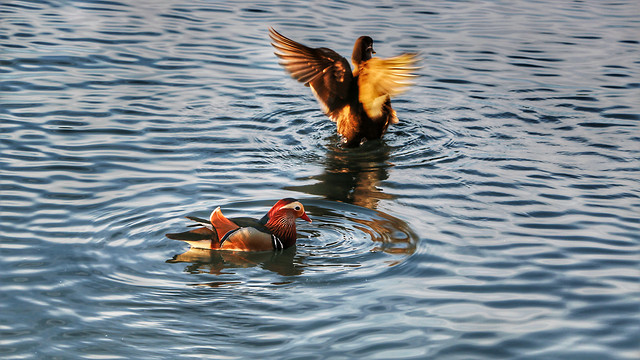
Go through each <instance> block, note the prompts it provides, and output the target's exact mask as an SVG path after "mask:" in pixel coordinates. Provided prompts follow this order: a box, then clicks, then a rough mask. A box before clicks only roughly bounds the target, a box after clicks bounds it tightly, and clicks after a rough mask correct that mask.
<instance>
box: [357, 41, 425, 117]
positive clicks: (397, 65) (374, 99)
mask: <svg viewBox="0 0 640 360" xmlns="http://www.w3.org/2000/svg"><path fill="white" fill-rule="evenodd" d="M417 61H418V57H417V54H410V53H407V54H402V55H399V56H396V57H392V58H389V59H380V58H372V59H369V60H367V61H365V62H364V63H362V64H361V65H360V69H359V71H358V73H359V77H358V87H359V89H360V93H359V99H360V102H361V103H362V107H363V108H364V110H365V111H366V112H367V115H369V117H370V118H372V119H375V118H377V117H379V116H380V115H382V107H383V105H384V103H385V102H386V101H387V99H389V97H392V96H395V95H398V94H400V93H402V92H403V91H405V90H406V89H407V87H408V86H409V85H411V81H410V80H411V78H413V77H415V76H416V75H413V74H412V73H411V72H412V71H414V70H417V69H418V68H417V67H416V63H417Z"/></svg>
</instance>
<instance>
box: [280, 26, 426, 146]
mask: <svg viewBox="0 0 640 360" xmlns="http://www.w3.org/2000/svg"><path fill="white" fill-rule="evenodd" d="M269 36H270V37H271V40H272V41H273V42H272V43H271V45H273V46H274V47H275V48H276V50H277V51H276V52H275V54H276V55H277V56H278V57H279V58H280V59H281V62H280V64H281V65H282V66H284V68H285V69H286V70H287V71H288V72H289V73H290V74H291V76H292V77H293V78H294V79H296V80H298V81H300V82H302V83H304V84H305V85H306V86H309V87H310V88H311V91H313V94H314V95H315V96H316V98H317V99H318V101H319V102H320V105H321V107H322V109H323V110H324V112H325V114H327V116H329V118H330V119H331V120H332V121H334V122H335V123H336V125H337V128H338V133H339V134H340V135H342V138H343V143H344V145H345V146H348V147H354V146H358V145H360V144H362V142H364V141H366V140H373V139H379V138H380V137H382V135H383V134H384V133H385V132H386V131H387V127H388V126H389V124H391V123H397V122H398V117H397V116H396V112H395V111H394V110H393V108H391V100H390V99H391V97H392V96H395V95H398V94H400V93H401V92H403V91H404V90H406V88H407V86H409V85H410V82H409V80H410V79H411V78H412V77H414V76H415V75H412V74H411V72H412V71H413V70H416V69H417V67H416V66H415V65H416V62H417V60H418V59H417V56H416V54H412V53H405V54H402V55H399V56H396V57H392V58H388V59H381V58H373V57H372V55H373V54H375V51H373V39H371V38H370V37H369V36H361V37H359V38H358V40H356V43H355V45H354V46H353V54H352V55H351V62H352V63H353V71H352V70H351V66H349V62H348V61H347V59H345V58H344V57H342V56H340V55H339V54H338V53H336V52H335V51H333V50H331V49H328V48H323V47H322V48H310V47H307V46H305V45H302V44H300V43H298V42H295V41H293V40H291V39H289V38H287V37H285V36H284V35H282V34H280V33H278V32H277V31H275V30H274V29H273V28H269Z"/></svg>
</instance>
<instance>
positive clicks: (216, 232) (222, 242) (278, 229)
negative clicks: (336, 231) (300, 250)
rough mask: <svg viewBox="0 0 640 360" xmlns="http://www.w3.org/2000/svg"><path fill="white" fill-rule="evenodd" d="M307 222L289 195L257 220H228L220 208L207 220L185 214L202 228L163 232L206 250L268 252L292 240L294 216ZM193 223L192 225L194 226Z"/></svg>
mask: <svg viewBox="0 0 640 360" xmlns="http://www.w3.org/2000/svg"><path fill="white" fill-rule="evenodd" d="M297 218H300V219H302V220H306V221H308V222H311V219H309V217H308V216H307V213H306V212H305V211H304V207H303V206H302V204H301V203H300V202H299V201H297V200H295V199H291V198H286V199H282V200H280V201H278V202H277V203H276V204H275V205H273V207H272V208H271V210H269V212H268V213H267V214H266V215H265V216H263V217H262V219H260V220H256V219H252V218H247V217H240V218H232V219H228V218H226V217H225V216H224V215H222V211H221V210H220V207H217V208H216V209H215V210H213V212H212V213H211V216H210V218H209V220H208V221H207V220H205V219H200V218H197V217H192V216H187V219H190V220H193V221H195V222H197V223H199V224H200V225H204V227H201V228H198V229H195V230H191V231H186V232H182V233H175V234H167V237H168V238H169V239H174V240H182V241H185V242H187V243H189V245H191V247H192V248H199V249H209V250H236V251H270V250H282V249H286V248H288V247H291V246H293V245H295V243H296V237H297V233H296V219H297ZM194 226H196V225H194Z"/></svg>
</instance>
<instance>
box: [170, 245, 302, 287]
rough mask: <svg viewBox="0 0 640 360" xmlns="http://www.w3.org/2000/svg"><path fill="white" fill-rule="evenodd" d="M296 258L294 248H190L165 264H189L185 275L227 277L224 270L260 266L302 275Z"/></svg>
mask: <svg viewBox="0 0 640 360" xmlns="http://www.w3.org/2000/svg"><path fill="white" fill-rule="evenodd" d="M295 257H296V247H295V246H293V247H291V248H288V249H285V250H283V251H278V252H235V251H220V250H205V249H195V248H191V249H189V250H188V251H186V252H184V253H182V254H177V255H175V256H174V257H173V258H172V259H169V260H167V261H166V262H167V263H188V264H189V265H187V266H186V267H185V269H184V271H185V272H188V273H191V274H202V273H207V274H215V275H220V274H224V273H225V271H224V270H225V269H238V268H249V267H254V266H259V267H261V268H263V269H265V270H269V271H273V272H275V273H278V274H280V275H283V276H291V275H300V274H302V268H303V266H301V265H299V262H298V261H296V259H295ZM200 285H202V284H200Z"/></svg>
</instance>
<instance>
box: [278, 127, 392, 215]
mask: <svg viewBox="0 0 640 360" xmlns="http://www.w3.org/2000/svg"><path fill="white" fill-rule="evenodd" d="M334 140H335V139H334ZM332 143H333V144H336V143H337V141H332ZM389 151H390V148H389V146H388V145H386V144H385V143H384V140H372V141H367V142H365V143H364V144H362V146H360V147H358V148H344V147H341V146H337V145H332V146H331V147H330V148H329V149H328V151H327V156H326V158H325V161H324V171H323V173H322V174H320V175H315V176H312V177H311V179H313V180H316V182H315V183H313V184H310V185H302V186H292V187H286V189H288V190H295V191H299V192H304V193H307V194H312V195H318V196H322V197H324V198H326V199H329V200H335V201H341V202H344V203H348V204H353V205H357V206H361V207H364V208H367V209H371V210H376V209H377V207H378V202H379V201H380V200H383V199H384V200H391V199H393V196H392V195H389V194H385V193H384V192H382V190H380V188H378V186H379V184H380V182H381V181H384V180H386V179H387V178H388V177H389V172H388V170H389V169H390V168H392V167H393V164H392V163H391V162H389Z"/></svg>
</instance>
